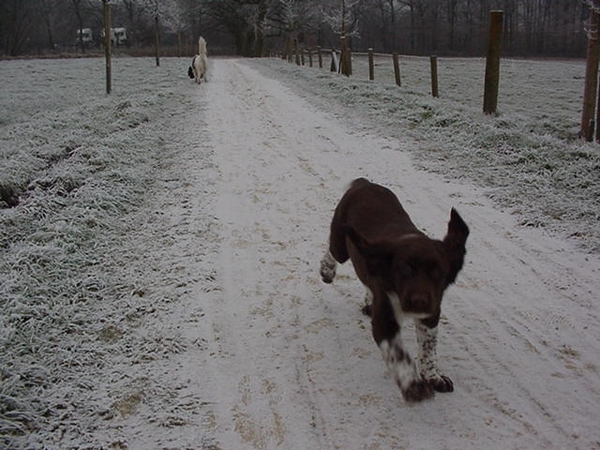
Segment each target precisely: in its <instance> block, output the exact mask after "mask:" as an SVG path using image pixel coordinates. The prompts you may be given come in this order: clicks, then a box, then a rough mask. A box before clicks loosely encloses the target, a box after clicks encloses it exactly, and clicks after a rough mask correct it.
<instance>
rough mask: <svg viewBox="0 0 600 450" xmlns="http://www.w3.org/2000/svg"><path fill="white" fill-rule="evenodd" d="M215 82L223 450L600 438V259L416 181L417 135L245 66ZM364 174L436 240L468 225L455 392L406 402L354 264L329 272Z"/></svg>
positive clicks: (453, 369)
mask: <svg viewBox="0 0 600 450" xmlns="http://www.w3.org/2000/svg"><path fill="white" fill-rule="evenodd" d="M201 89H202V90H201V91H199V93H198V95H199V96H203V95H205V96H206V102H207V111H206V120H207V124H206V126H207V129H208V135H209V142H210V143H211V146H212V149H213V151H214V155H215V158H216V161H215V162H216V164H217V166H218V167H219V170H220V173H221V179H220V182H219V185H218V188H217V198H216V200H215V205H216V216H217V218H218V220H219V222H220V223H221V225H220V249H221V250H220V253H219V257H218V260H217V261H215V264H216V265H217V267H216V273H217V284H218V285H219V289H216V290H213V291H211V292H210V293H206V292H205V291H202V292H198V295H197V297H198V301H199V302H200V303H201V304H202V308H203V310H204V311H205V312H206V320H207V321H209V322H210V325H207V324H206V323H204V325H203V327H204V333H205V335H204V338H205V339H206V342H207V343H208V344H207V345H208V356H207V357H206V359H205V360H204V362H203V363H202V366H201V367H199V368H198V376H199V378H200V379H202V383H199V386H201V388H202V389H203V390H205V392H204V393H202V394H201V395H199V397H201V398H203V399H204V400H206V402H207V404H208V405H210V407H209V409H210V410H211V411H210V417H211V420H210V421H209V423H208V425H207V424H206V423H205V426H206V427H207V429H206V433H208V434H209V435H210V436H211V438H212V440H211V442H214V445H216V448H222V449H234V448H235V449H243V448H256V449H267V448H285V449H306V448H320V449H329V448H331V449H335V448H344V449H348V448H365V449H377V448H381V449H389V448H474V449H475V448H477V449H479V448H515V449H516V448H567V447H571V448H596V447H598V446H600V432H599V431H598V427H597V422H598V418H599V410H598V407H599V405H600V383H599V381H600V374H599V370H600V368H599V367H598V364H597V358H598V354H600V346H599V338H600V328H599V326H598V308H597V305H596V304H595V302H594V299H595V296H596V293H597V292H598V287H599V282H598V281H597V280H598V279H599V278H600V270H599V267H600V264H599V262H598V259H597V258H595V257H586V256H585V255H581V254H578V253H577V252H575V251H573V250H572V249H570V248H569V247H568V246H567V245H565V244H561V243H559V242H556V241H553V240H551V239H548V238H545V237H544V236H542V235H540V234H539V233H538V232H535V231H533V232H532V231H524V230H522V229H518V228H516V226H515V224H514V223H513V220H512V219H511V217H510V216H507V215H504V214H501V213H499V212H497V211H495V210H494V209H493V208H492V206H491V205H490V204H489V203H488V201H487V200H486V199H485V198H484V197H483V196H482V195H481V194H480V193H478V192H476V191H474V189H473V188H472V187H470V186H465V185H457V184H449V183H447V182H443V181H442V180H440V179H439V178H437V177H435V176H432V175H430V174H427V173H423V172H418V171H416V170H415V169H414V168H413V167H412V165H411V162H410V160H409V158H408V157H407V156H406V153H405V152H403V146H408V145H411V142H394V141H390V140H386V139H385V138H382V137H377V136H369V135H366V134H364V133H356V132H353V131H352V130H351V129H349V128H348V127H347V126H346V125H344V124H343V123H340V122H337V121H336V120H334V119H333V118H331V117H329V116H327V115H325V114H323V113H321V112H319V111H318V110H316V109H315V108H313V107H312V106H310V105H309V104H307V103H306V102H305V101H304V100H302V99H300V98H299V97H297V96H296V95H294V94H293V93H292V92H291V91H290V90H288V89H287V88H285V87H283V86H282V84H280V83H279V82H277V81H273V80H270V79H267V78H264V77H263V76H261V75H259V74H258V73H257V72H256V71H254V70H253V69H251V68H250V67H248V66H247V65H245V64H244V63H242V62H240V61H237V60H218V61H215V62H214V67H213V74H212V77H211V81H210V83H208V84H206V85H204V86H202V88H201ZM357 176H367V177H368V178H370V179H372V180H375V181H378V182H381V183H384V184H386V185H388V186H389V187H391V188H392V189H393V190H394V191H396V192H397V193H398V194H399V195H400V197H401V199H402V200H403V202H404V203H405V205H406V207H407V209H408V210H409V212H410V213H411V214H412V216H413V218H414V220H415V222H416V223H417V224H419V225H420V226H422V227H423V228H424V229H426V230H427V231H428V232H429V233H430V234H432V235H434V236H437V237H441V236H442V235H443V233H444V230H445V225H446V221H447V218H448V213H449V209H450V207H451V206H456V207H457V208H458V209H459V210H460V212H461V213H462V215H463V217H465V219H466V220H467V222H468V223H469V226H470V227H471V238H470V241H469V242H468V259H467V264H466V267H465V269H464V270H463V273H462V274H461V276H460V277H459V281H458V283H457V285H456V286H455V287H453V288H452V289H450V291H449V292H448V293H447V296H446V299H445V303H444V308H443V320H442V326H441V343H440V349H439V353H440V364H441V367H442V368H443V369H444V370H445V371H446V373H447V374H448V375H449V376H451V377H452V378H453V380H454V382H455V386H456V391H455V392H454V393H453V394H447V395H443V394H438V395H437V396H436V398H435V399H434V400H433V401H430V402H426V403H423V404H419V405H415V406H408V405H406V404H405V403H403V401H402V399H401V396H400V395H399V392H398V391H397V388H396V387H395V385H394V383H393V382H392V380H391V379H390V378H389V376H388V375H387V374H386V373H385V368H384V364H383V362H382V361H381V358H380V355H379V351H378V349H377V347H376V346H375V344H374V343H373V342H372V339H371V336H370V327H369V323H368V321H367V320H366V319H365V318H364V317H363V316H361V313H360V304H361V302H362V295H363V292H362V289H361V287H360V285H359V284H358V282H356V281H355V279H354V277H353V273H352V270H351V268H350V267H344V268H343V269H342V271H341V274H340V275H341V276H340V277H339V278H338V279H337V280H336V283H335V284H334V285H333V286H326V285H323V284H321V282H320V280H319V277H318V273H317V266H318V261H319V259H320V257H321V255H322V252H323V251H324V249H325V242H326V238H327V231H328V230H327V227H328V221H329V219H330V215H331V212H332V209H333V208H334V206H335V203H336V201H337V200H338V198H339V196H340V195H341V193H342V192H343V189H344V187H345V186H346V185H347V183H348V182H349V181H350V180H352V179H353V178H355V177H357Z"/></svg>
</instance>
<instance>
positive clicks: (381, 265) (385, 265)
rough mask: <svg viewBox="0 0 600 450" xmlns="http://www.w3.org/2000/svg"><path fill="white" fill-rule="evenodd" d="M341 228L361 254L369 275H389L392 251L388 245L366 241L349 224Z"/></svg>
mask: <svg viewBox="0 0 600 450" xmlns="http://www.w3.org/2000/svg"><path fill="white" fill-rule="evenodd" d="M342 228H343V230H344V232H345V233H346V236H348V238H349V239H350V241H352V243H353V244H354V245H355V246H356V248H357V249H358V251H359V252H360V254H361V255H362V256H363V258H364V260H365V263H366V267H367V270H368V271H369V275H371V276H380V277H387V276H389V274H390V272H391V266H392V253H391V252H390V251H389V248H388V246H387V245H381V244H379V245H378V244H377V243H370V242H368V241H367V240H366V239H365V238H364V236H362V235H361V234H360V233H358V232H357V231H356V230H355V229H354V228H352V227H351V226H349V225H343V226H342Z"/></svg>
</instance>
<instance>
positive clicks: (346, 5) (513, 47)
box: [0, 0, 589, 57]
mask: <svg viewBox="0 0 600 450" xmlns="http://www.w3.org/2000/svg"><path fill="white" fill-rule="evenodd" d="M588 1H589V0H319V1H317V0H111V1H110V4H111V11H112V23H113V26H115V27H124V28H126V29H127V38H128V40H127V43H128V45H130V46H131V47H133V48H143V47H151V46H152V45H153V42H154V37H153V36H154V34H153V33H154V26H155V24H156V23H157V21H156V20H155V18H156V17H158V19H159V20H158V24H159V25H158V26H159V31H160V33H161V35H162V38H163V39H162V43H163V45H165V46H171V47H173V46H176V47H178V48H179V51H180V52H183V53H189V52H193V51H194V50H195V46H194V43H195V41H196V40H197V36H198V35H200V34H202V35H204V36H205V37H206V38H207V40H208V41H209V45H210V48H211V52H212V53H213V54H215V53H236V54H240V55H245V56H261V55H265V54H268V53H269V52H278V51H281V50H283V48H284V46H285V45H286V43H288V45H289V42H291V41H294V42H297V43H298V44H299V45H300V46H305V47H314V46H317V45H320V46H322V47H338V46H339V38H340V35H341V34H342V33H344V34H345V35H346V36H347V37H348V41H349V43H350V47H351V49H352V50H355V51H358V50H366V49H367V48H374V49H375V50H376V51H380V52H398V53H403V54H415V55H425V54H433V53H435V54H438V55H464V56H471V55H473V56H480V55H482V54H483V53H484V51H485V45H486V40H487V25H488V19H489V13H490V11H491V10H502V11H504V33H503V54H504V55H507V56H552V57H583V56H585V43H586V39H587V36H586V26H585V25H586V21H587V17H588V14H589V5H588ZM88 28H89V29H91V30H92V31H93V33H94V45H96V46H99V45H100V43H101V36H100V29H101V28H102V1H101V0H2V1H1V2H0V51H1V52H2V53H3V54H5V55H12V56H16V55H23V54H43V53H52V52H64V51H86V46H84V45H80V46H77V30H79V29H88Z"/></svg>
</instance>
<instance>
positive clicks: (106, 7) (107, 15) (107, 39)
mask: <svg viewBox="0 0 600 450" xmlns="http://www.w3.org/2000/svg"><path fill="white" fill-rule="evenodd" d="M109 2H110V0H102V10H103V15H104V57H105V59H106V93H107V94H110V93H111V91H112V65H111V59H110V4H109Z"/></svg>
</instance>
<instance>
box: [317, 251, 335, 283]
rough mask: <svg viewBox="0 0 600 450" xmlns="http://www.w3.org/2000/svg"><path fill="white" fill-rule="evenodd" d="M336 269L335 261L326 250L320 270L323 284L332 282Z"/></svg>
mask: <svg viewBox="0 0 600 450" xmlns="http://www.w3.org/2000/svg"><path fill="white" fill-rule="evenodd" d="M336 268H337V261H336V260H335V258H334V257H333V256H332V255H331V252H330V251H329V250H327V252H325V255H324V256H323V259H322V260H321V270H320V274H321V278H322V279H323V281H324V282H325V283H328V284H329V283H332V282H333V279H334V278H335V271H336Z"/></svg>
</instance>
